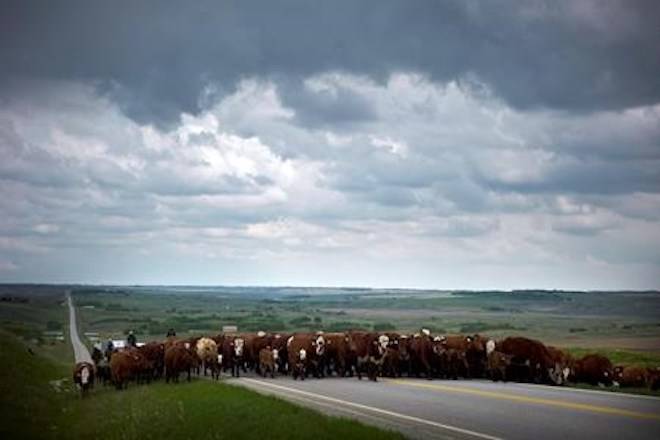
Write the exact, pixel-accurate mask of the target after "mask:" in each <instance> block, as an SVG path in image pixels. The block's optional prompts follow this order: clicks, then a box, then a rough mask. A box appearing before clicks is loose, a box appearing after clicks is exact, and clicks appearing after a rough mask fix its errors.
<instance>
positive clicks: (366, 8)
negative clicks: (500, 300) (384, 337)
mask: <svg viewBox="0 0 660 440" xmlns="http://www.w3.org/2000/svg"><path fill="white" fill-rule="evenodd" d="M0 212H1V215H0V282H2V281H12V282H84V283H139V284H172V283H174V284H241V285H317V286H373V287H426V288H466V289H485V288H503V289H510V288H538V287H543V288H566V289H571V288H576V289H620V288H635V289H646V288H660V2H657V1H654V0H650V1H632V0H621V1H614V0H612V1H599V0H570V1H569V0H567V1H555V0H552V1H522V2H519V1H515V2H506V1H505V2H502V1H483V2H476V1H398V2H392V1H383V0H378V1H360V2H357V1H354V0H350V1H323V2H314V1H293V2H291V1H284V2H274V1H262V2H253V1H245V0H240V1H231V2H224V3H221V2H216V1H212V2H208V3H207V2H203V1H199V2H179V1H174V2H148V1H140V2H133V1H120V2H94V1H92V2H90V1H88V0H85V1H81V2H73V1H64V2H32V1H3V2H2V4H1V5H0Z"/></svg>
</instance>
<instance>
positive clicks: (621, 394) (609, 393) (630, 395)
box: [516, 383, 660, 400]
mask: <svg viewBox="0 0 660 440" xmlns="http://www.w3.org/2000/svg"><path fill="white" fill-rule="evenodd" d="M516 385H518V386H523V387H525V388H531V389H534V388H537V389H539V388H540V389H544V390H549V391H556V392H557V393H571V392H573V391H576V392H579V393H586V394H598V395H601V396H616V397H627V398H631V399H648V400H660V396H650V395H647V394H633V393H625V392H623V391H605V390H590V389H585V388H574V387H570V386H568V387H555V386H553V385H537V384H531V383H518V384H516Z"/></svg>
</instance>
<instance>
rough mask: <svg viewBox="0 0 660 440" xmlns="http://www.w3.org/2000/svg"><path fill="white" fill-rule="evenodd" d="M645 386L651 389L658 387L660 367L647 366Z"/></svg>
mask: <svg viewBox="0 0 660 440" xmlns="http://www.w3.org/2000/svg"><path fill="white" fill-rule="evenodd" d="M646 374H647V382H648V383H647V386H648V387H649V389H650V390H651V391H657V390H658V389H660V367H655V368H647V370H646Z"/></svg>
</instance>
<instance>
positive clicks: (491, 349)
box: [486, 339, 495, 356]
mask: <svg viewBox="0 0 660 440" xmlns="http://www.w3.org/2000/svg"><path fill="white" fill-rule="evenodd" d="M494 351H495V341H494V340H492V339H489V340H488V342H486V355H487V356H489V355H490V354H491V353H492V352H494Z"/></svg>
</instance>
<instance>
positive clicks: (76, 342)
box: [66, 291, 92, 363]
mask: <svg viewBox="0 0 660 440" xmlns="http://www.w3.org/2000/svg"><path fill="white" fill-rule="evenodd" d="M66 301H67V303H68V304H69V335H70V336H71V345H72V346H73V355H74V357H75V358H76V363H78V362H90V363H91V362H92V357H91V356H90V355H89V350H87V347H85V344H83V343H82V342H81V341H80V337H79V336H78V326H77V325H76V308H75V307H74V306H73V299H71V292H69V291H67V292H66Z"/></svg>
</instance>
